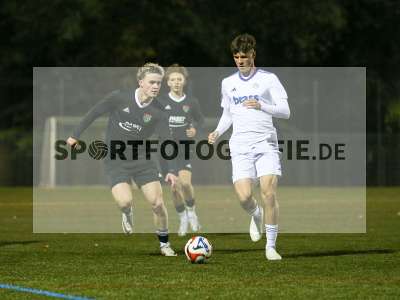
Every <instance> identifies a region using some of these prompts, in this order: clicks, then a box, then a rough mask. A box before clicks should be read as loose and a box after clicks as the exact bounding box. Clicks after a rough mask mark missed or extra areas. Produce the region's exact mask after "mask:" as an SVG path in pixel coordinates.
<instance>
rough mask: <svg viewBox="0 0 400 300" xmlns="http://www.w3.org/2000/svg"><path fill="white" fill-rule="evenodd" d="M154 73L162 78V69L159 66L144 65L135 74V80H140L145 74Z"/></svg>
mask: <svg viewBox="0 0 400 300" xmlns="http://www.w3.org/2000/svg"><path fill="white" fill-rule="evenodd" d="M149 73H155V74H159V75H161V76H163V77H164V69H163V67H161V66H160V65H159V64H155V63H146V64H144V66H143V67H140V68H139V69H138V71H137V73H136V78H137V80H138V81H139V80H142V79H143V78H144V77H145V76H146V75H147V74H149Z"/></svg>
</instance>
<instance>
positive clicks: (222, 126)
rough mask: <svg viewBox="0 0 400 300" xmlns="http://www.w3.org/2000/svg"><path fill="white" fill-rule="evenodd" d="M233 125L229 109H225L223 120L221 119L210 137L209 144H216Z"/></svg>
mask: <svg viewBox="0 0 400 300" xmlns="http://www.w3.org/2000/svg"><path fill="white" fill-rule="evenodd" d="M231 125H232V116H231V113H230V111H229V108H224V111H223V113H222V116H221V118H220V119H219V122H218V126H217V128H216V129H215V130H214V131H213V132H211V133H210V134H209V135H208V143H209V144H214V143H215V142H216V141H217V139H218V138H219V137H220V136H221V135H223V134H224V133H225V132H226V131H227V130H228V129H229V127H231Z"/></svg>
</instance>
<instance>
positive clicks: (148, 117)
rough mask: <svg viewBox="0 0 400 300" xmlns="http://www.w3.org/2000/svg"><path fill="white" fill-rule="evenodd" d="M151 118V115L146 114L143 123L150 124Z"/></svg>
mask: <svg viewBox="0 0 400 300" xmlns="http://www.w3.org/2000/svg"><path fill="white" fill-rule="evenodd" d="M151 118H152V115H151V114H149V113H145V114H144V115H143V122H145V123H148V122H150V121H151Z"/></svg>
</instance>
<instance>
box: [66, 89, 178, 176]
mask: <svg viewBox="0 0 400 300" xmlns="http://www.w3.org/2000/svg"><path fill="white" fill-rule="evenodd" d="M105 114H108V125H107V131H106V143H107V145H110V144H111V142H113V141H118V142H123V143H129V141H131V142H132V141H144V140H146V139H148V138H149V137H151V136H152V135H153V134H154V133H157V135H158V136H159V137H160V139H161V140H166V139H173V137H172V135H171V132H170V130H169V127H168V118H167V116H166V114H165V113H164V112H163V111H161V110H160V108H159V105H158V104H157V102H156V99H153V101H152V102H151V103H150V104H148V105H147V106H143V107H140V106H139V105H138V103H137V100H136V97H135V91H134V90H133V91H132V90H117V91H114V92H112V93H110V94H109V95H107V96H106V97H105V98H104V99H102V100H101V101H100V102H99V103H97V104H96V105H95V106H94V107H93V108H92V109H91V110H90V111H89V112H88V113H87V114H86V115H85V116H84V117H83V119H82V120H81V122H80V123H79V125H78V126H77V127H76V128H75V130H74V132H73V135H72V137H74V138H76V139H79V137H80V135H81V134H82V132H83V131H84V130H85V129H86V128H87V127H89V125H90V124H91V123H92V122H93V121H94V120H95V119H97V118H98V117H100V116H102V115H105ZM156 131H157V132H156ZM160 144H161V143H160ZM133 147H134V146H133ZM137 147H138V149H139V151H138V160H143V159H145V151H143V150H145V146H144V145H138V146H137ZM140 149H142V151H140ZM126 157H127V160H128V161H129V160H131V161H132V155H126ZM106 163H107V161H106ZM169 169H170V171H171V172H172V171H174V169H175V168H174V165H173V163H172V162H171V163H170V165H169Z"/></svg>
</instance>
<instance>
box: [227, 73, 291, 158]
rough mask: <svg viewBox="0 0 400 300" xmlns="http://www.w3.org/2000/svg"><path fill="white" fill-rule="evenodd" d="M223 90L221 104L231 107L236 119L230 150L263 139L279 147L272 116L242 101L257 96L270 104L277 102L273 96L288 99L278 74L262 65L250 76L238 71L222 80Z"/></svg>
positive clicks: (231, 112) (230, 109)
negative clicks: (249, 107)
mask: <svg viewBox="0 0 400 300" xmlns="http://www.w3.org/2000/svg"><path fill="white" fill-rule="evenodd" d="M221 94H222V100H221V106H222V107H223V108H224V109H228V110H229V112H230V114H231V116H232V121H233V132H232V136H231V139H230V143H229V144H230V146H231V150H235V148H236V149H237V148H243V147H245V148H247V146H251V145H254V144H255V143H258V142H261V141H268V142H269V143H271V142H272V143H273V144H274V145H273V146H274V148H275V149H274V150H276V148H277V147H278V145H277V137H276V129H275V127H274V124H273V121H272V116H271V115H270V114H268V113H266V112H264V111H262V110H257V109H248V108H246V107H245V106H244V105H243V102H244V101H246V100H249V99H255V100H257V101H263V102H265V103H266V104H270V105H271V104H275V103H274V99H287V94H286V91H285V89H284V87H283V86H282V84H281V83H280V81H279V79H278V77H277V76H276V75H275V74H273V73H270V72H267V71H264V70H261V69H256V71H255V72H254V73H253V75H251V76H250V77H243V76H242V75H241V74H240V72H236V73H235V74H233V75H231V76H229V77H227V78H225V79H224V80H223V81H222V87H221ZM240 152H242V151H240Z"/></svg>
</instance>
